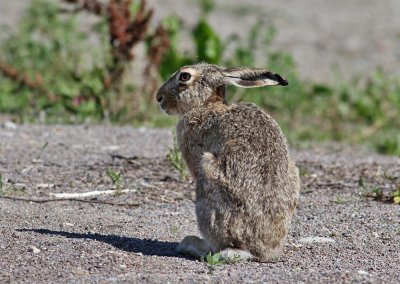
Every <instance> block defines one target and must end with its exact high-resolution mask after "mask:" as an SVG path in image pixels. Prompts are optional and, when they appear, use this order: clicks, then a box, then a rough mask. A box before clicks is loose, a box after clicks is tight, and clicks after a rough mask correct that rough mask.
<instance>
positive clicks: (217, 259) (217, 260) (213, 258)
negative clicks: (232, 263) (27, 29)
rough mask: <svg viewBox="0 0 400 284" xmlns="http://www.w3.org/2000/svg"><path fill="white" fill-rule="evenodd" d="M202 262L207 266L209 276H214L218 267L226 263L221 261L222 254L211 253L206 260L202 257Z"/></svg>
mask: <svg viewBox="0 0 400 284" xmlns="http://www.w3.org/2000/svg"><path fill="white" fill-rule="evenodd" d="M201 261H202V262H204V263H205V264H206V265H207V268H208V272H209V274H212V273H213V272H214V270H215V267H216V266H217V265H221V264H225V263H226V262H225V261H224V260H222V259H221V254H220V253H216V254H212V253H211V252H209V253H208V254H207V256H206V257H205V258H204V257H202V258H201Z"/></svg>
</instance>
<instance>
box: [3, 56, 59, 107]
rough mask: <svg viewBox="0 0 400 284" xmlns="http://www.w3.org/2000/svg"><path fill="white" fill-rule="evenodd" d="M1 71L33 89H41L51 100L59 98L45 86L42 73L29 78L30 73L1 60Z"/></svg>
mask: <svg viewBox="0 0 400 284" xmlns="http://www.w3.org/2000/svg"><path fill="white" fill-rule="evenodd" d="M0 73H1V74H2V75H3V76H4V77H7V78H9V79H11V80H13V81H15V82H17V83H19V84H21V85H23V86H25V87H27V88H28V89H30V90H32V91H39V92H41V93H43V94H45V95H46V96H47V97H48V98H49V100H50V101H51V102H54V101H56V100H57V97H56V95H54V94H52V93H51V92H50V91H49V90H47V89H46V88H45V86H44V83H43V79H42V76H41V75H40V74H36V76H35V79H31V78H29V76H28V75H26V74H24V73H22V72H20V71H18V70H17V69H15V68H14V67H12V66H10V65H8V64H7V63H4V62H1V61H0Z"/></svg>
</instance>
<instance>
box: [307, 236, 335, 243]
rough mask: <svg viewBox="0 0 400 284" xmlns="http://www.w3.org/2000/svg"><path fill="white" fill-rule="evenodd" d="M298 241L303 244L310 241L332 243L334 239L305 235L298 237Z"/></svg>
mask: <svg viewBox="0 0 400 284" xmlns="http://www.w3.org/2000/svg"><path fill="white" fill-rule="evenodd" d="M299 242H300V243H303V244H310V243H334V242H336V241H335V240H334V239H332V238H323V237H306V238H302V239H300V240H299Z"/></svg>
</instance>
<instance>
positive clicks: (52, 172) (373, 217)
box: [0, 124, 400, 283]
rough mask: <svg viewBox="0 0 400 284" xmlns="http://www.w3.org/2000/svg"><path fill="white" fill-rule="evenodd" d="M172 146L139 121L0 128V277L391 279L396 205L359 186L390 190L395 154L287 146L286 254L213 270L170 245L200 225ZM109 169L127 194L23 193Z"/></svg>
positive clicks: (68, 186)
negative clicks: (132, 124)
mask: <svg viewBox="0 0 400 284" xmlns="http://www.w3.org/2000/svg"><path fill="white" fill-rule="evenodd" d="M171 142H172V136H171V133H170V131H169V130H151V129H145V128H142V129H133V128H129V127H124V128H122V127H106V126H35V125H28V126H15V125H12V124H6V125H5V126H3V127H2V128H0V173H1V175H2V180H3V184H2V195H1V198H0V216H1V218H0V252H1V254H0V282H1V283H116V282H117V283H124V282H129V283H139V282H140V283H168V282H170V283H175V282H185V283H209V282H213V283H249V282H256V283H258V282H269V283H285V282H286V283H294V282H296V283H318V282H319V283H321V282H323V283H337V282H340V283H354V282H357V283H398V281H399V279H400V271H399V266H398V265H399V261H400V209H399V207H398V206H395V205H391V204H385V203H381V202H377V201H373V200H369V199H365V198H363V197H362V196H360V191H361V189H360V187H359V185H358V184H359V180H360V176H362V177H363V180H364V181H365V183H366V184H369V185H377V186H380V187H383V188H385V190H386V191H388V190H389V189H390V185H389V183H388V182H387V181H386V180H385V179H384V178H383V173H384V172H387V173H388V174H391V175H397V176H399V175H400V159H398V158H393V157H385V156H379V155H375V154H371V153H368V152H367V151H365V150H359V149H349V148H343V147H341V146H340V145H328V146H318V147H317V146H314V147H312V148H310V149H308V150H298V151H294V152H293V155H294V157H295V159H296V160H297V163H298V165H299V166H300V168H301V172H302V194H301V200H300V205H299V208H298V213H297V215H296V217H295V219H294V221H293V226H292V229H291V231H290V234H289V237H288V239H287V243H286V246H285V253H284V255H283V256H282V257H281V258H280V259H278V260H277V261H276V262H271V263H264V264H260V263H253V262H251V263H238V264H230V265H225V264H224V265H220V266H218V267H216V268H215V270H214V272H213V273H212V274H210V273H209V270H208V268H207V266H206V265H205V264H204V263H202V262H201V261H198V260H194V259H188V258H184V257H181V256H179V255H177V254H176V253H175V251H174V249H175V247H176V245H177V243H178V242H179V241H180V240H181V239H182V238H183V237H184V236H186V235H189V234H198V232H197V228H196V221H195V215H194V204H193V188H194V185H193V183H192V182H191V181H190V180H186V181H180V180H179V173H178V172H177V171H176V170H174V169H173V168H172V167H171V165H170V164H169V162H168V161H167V159H166V154H167V148H168V146H170V145H171ZM109 168H111V169H113V170H114V171H120V172H121V173H122V176H123V182H122V185H121V188H122V190H124V189H130V190H131V191H130V192H128V193H124V194H112V195H107V196H100V197H99V196H98V197H95V198H84V199H83V200H84V201H86V202H82V201H76V200H68V201H49V202H45V203H37V202H32V201H31V202H29V201H22V200H20V199H24V200H27V199H31V200H42V201H46V200H49V199H51V200H53V199H54V197H52V196H50V193H57V192H58V193H60V192H68V193H74V192H75V193H82V192H88V191H93V190H110V189H115V186H114V185H113V184H112V183H111V181H110V179H109V178H108V176H107V175H106V171H107V169H109ZM117 193H118V191H117ZM307 237H323V238H328V239H327V242H323V243H309V242H307V239H304V238H307Z"/></svg>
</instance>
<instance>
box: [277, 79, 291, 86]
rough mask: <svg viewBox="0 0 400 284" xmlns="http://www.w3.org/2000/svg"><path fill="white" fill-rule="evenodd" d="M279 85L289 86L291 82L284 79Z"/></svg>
mask: <svg viewBox="0 0 400 284" xmlns="http://www.w3.org/2000/svg"><path fill="white" fill-rule="evenodd" d="M279 85H281V86H287V85H289V81H288V80H286V79H283V80H282V81H280V82H279Z"/></svg>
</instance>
